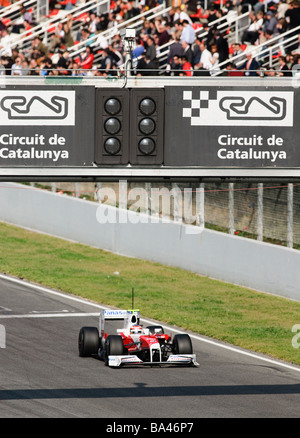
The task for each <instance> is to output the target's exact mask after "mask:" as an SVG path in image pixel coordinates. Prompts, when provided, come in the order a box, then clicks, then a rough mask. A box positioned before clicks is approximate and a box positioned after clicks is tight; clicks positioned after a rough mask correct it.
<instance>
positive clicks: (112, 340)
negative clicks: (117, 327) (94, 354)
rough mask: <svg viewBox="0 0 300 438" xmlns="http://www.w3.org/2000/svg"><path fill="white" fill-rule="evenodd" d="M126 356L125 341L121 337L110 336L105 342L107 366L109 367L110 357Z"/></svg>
mask: <svg viewBox="0 0 300 438" xmlns="http://www.w3.org/2000/svg"><path fill="white" fill-rule="evenodd" d="M123 354H124V344H123V339H122V337H121V336H119V335H109V336H107V338H106V341H105V356H104V360H105V365H108V356H122V355H123Z"/></svg>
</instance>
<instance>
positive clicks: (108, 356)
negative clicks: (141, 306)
mask: <svg viewBox="0 0 300 438" xmlns="http://www.w3.org/2000/svg"><path fill="white" fill-rule="evenodd" d="M106 319H110V320H112V319H123V320H124V327H123V328H122V329H118V330H117V334H114V335H108V334H107V333H105V331H104V325H105V320H106ZM78 348H79V356H81V357H87V356H93V355H98V356H99V357H100V358H102V359H103V360H104V361H105V364H106V365H108V366H111V367H120V366H123V365H151V366H153V365H192V366H197V365H198V363H197V362H196V355H195V354H193V347H192V341H191V338H190V336H189V335H188V334H176V335H175V336H174V338H173V339H172V337H171V336H170V335H167V334H165V333H164V330H163V327H162V326H157V325H153V326H148V327H146V328H143V327H142V326H141V325H140V313H139V311H138V310H103V311H101V313H100V317H99V329H98V328H97V327H82V328H81V329H80V332H79V338H78Z"/></svg>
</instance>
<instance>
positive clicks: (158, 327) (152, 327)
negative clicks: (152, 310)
mask: <svg viewBox="0 0 300 438" xmlns="http://www.w3.org/2000/svg"><path fill="white" fill-rule="evenodd" d="M146 328H147V329H149V331H150V333H151V334H152V335H154V334H155V330H160V332H161V333H164V329H163V327H162V326H161V325H148V327H146Z"/></svg>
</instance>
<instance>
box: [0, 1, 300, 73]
mask: <svg viewBox="0 0 300 438" xmlns="http://www.w3.org/2000/svg"><path fill="white" fill-rule="evenodd" d="M125 28H130V29H134V30H135V33H136V41H135V44H134V46H133V47H132V48H131V49H130V60H131V62H132V65H131V68H130V74H131V75H139V76H149V75H150V76H154V75H162V76H163V75H168V76H170V75H171V76H202V75H205V76H219V75H222V76H232V75H246V76H247V75H265V76H287V75H292V74H293V73H297V72H298V71H299V69H300V67H298V66H299V64H300V40H299V34H300V1H299V0H287V2H286V1H285V0H275V1H268V0H258V1H257V2H256V1H253V0H249V1H247V0H245V1H242V2H240V3H239V4H238V5H237V3H236V2H235V1H234V0H226V1H225V0H217V1H210V2H208V1H206V0H205V2H203V1H202V0H201V1H192V0H186V1H180V0H175V1H170V0H167V1H165V0H164V1H162V0H158V2H156V1H150V0H141V1H138V0H129V1H128V0H100V1H99V0H77V1H76V0H62V1H57V0H50V1H47V0H45V1H43V0H40V1H38V0H27V1H13V0H0V31H1V35H0V36H1V38H0V55H1V64H0V75H20V76H25V75H73V76H75V75H80V76H116V75H121V74H123V71H124V69H125V61H126V59H128V53H127V50H126V48H125V47H124V41H123V40H122V38H121V36H120V31H121V30H122V29H125ZM247 38H248V40H247ZM184 39H189V40H188V41H187V44H185V45H184V43H183V40H184ZM152 44H153V47H151V46H152ZM203 52H205V53H203ZM249 53H250V54H251V55H252V58H254V60H255V61H256V62H255V67H253V68H252V67H250V61H249V63H247V59H249V58H248V54H249Z"/></svg>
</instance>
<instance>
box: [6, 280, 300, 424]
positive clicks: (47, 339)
mask: <svg viewBox="0 0 300 438" xmlns="http://www.w3.org/2000/svg"><path fill="white" fill-rule="evenodd" d="M0 306H1V307H0V324H1V326H0V327H1V329H2V335H3V330H5V334H6V336H5V339H4V340H5V345H4V344H3V336H2V345H1V347H2V348H0V417H1V418H26V417H27V418H75V417H77V418H78V417H79V418H106V419H113V418H119V419H121V418H127V419H130V418H141V419H142V418H167V419H177V418H184V419H193V418H194V419H196V418H224V417H227V418H250V417H251V418H261V417H268V418H270V417H277V418H279V417H284V418H288V417H294V418H298V417H299V405H300V384H299V380H300V367H295V366H291V365H289V364H284V363H280V362H277V361H273V360H271V359H269V358H266V357H262V356H259V355H256V354H251V353H250V352H245V351H242V350H239V349H237V348H234V347H232V348H231V347H230V346H227V345H224V344H221V343H218V342H214V341H211V340H209V339H206V338H203V337H200V336H193V337H192V342H193V347H194V352H195V353H196V354H197V361H198V362H199V365H200V366H199V367H197V368H176V367H160V368H158V367H153V368H151V367H132V368H122V369H111V368H108V367H106V366H105V365H104V363H103V362H102V361H100V360H98V359H96V358H80V357H79V356H78V346H77V339H78V332H79V329H80V327H82V326H84V325H92V326H98V318H97V314H98V313H99V311H100V308H99V306H98V307H97V305H95V304H92V303H89V302H87V301H84V300H81V299H79V298H76V297H73V296H69V295H64V294H62V293H56V292H55V291H50V290H47V289H44V288H39V287H34V286H30V285H28V284H26V283H23V282H21V281H9V280H7V279H5V277H4V276H1V277H0ZM140 310H141V314H142V309H140ZM142 323H143V324H144V325H148V323H151V322H150V321H145V320H142ZM108 331H109V330H108ZM165 332H167V333H169V332H170V329H169V328H165ZM175 332H176V331H175V329H174V330H173V333H174V334H175ZM291 335H292V334H291ZM4 347H5V348H4Z"/></svg>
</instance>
